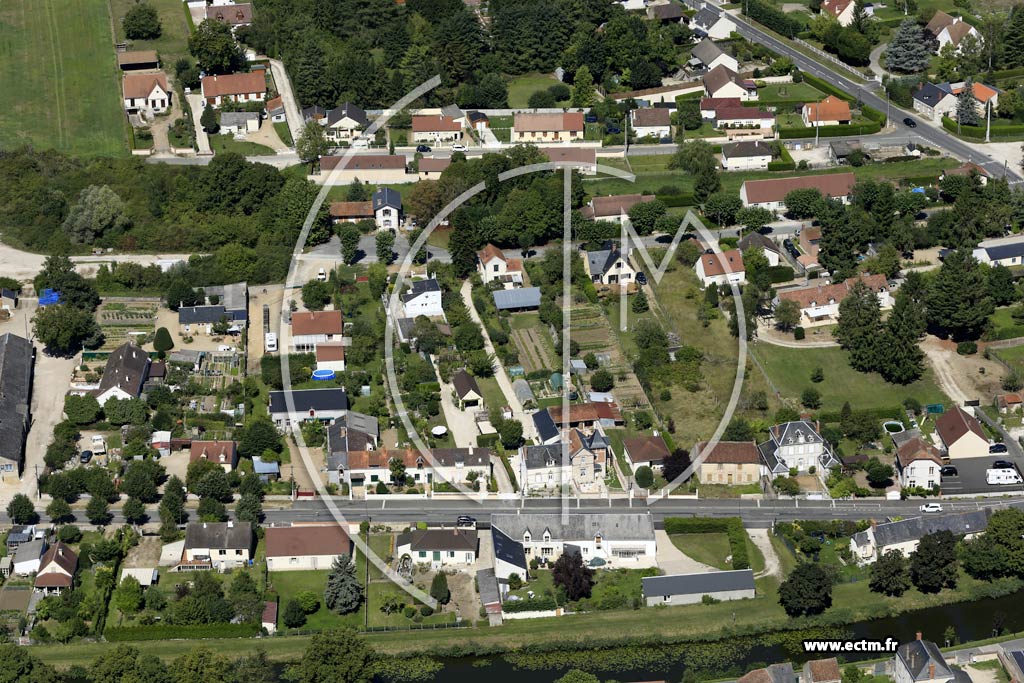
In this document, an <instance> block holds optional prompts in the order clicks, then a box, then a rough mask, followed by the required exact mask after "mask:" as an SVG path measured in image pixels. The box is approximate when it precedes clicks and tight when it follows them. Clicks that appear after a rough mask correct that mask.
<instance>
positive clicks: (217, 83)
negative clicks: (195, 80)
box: [203, 71, 267, 97]
mask: <svg viewBox="0 0 1024 683" xmlns="http://www.w3.org/2000/svg"><path fill="white" fill-rule="evenodd" d="M265 92H267V78H266V76H265V75H264V74H263V72H262V71H249V72H247V73H236V74H224V75H223V76H207V77H205V78H204V79H203V97H223V96H224V95H248V94H250V93H260V94H262V93H265Z"/></svg>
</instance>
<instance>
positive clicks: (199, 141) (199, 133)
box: [185, 93, 213, 156]
mask: <svg viewBox="0 0 1024 683" xmlns="http://www.w3.org/2000/svg"><path fill="white" fill-rule="evenodd" d="M185 99H187V100H188V106H189V107H191V108H192V121H193V122H194V123H195V128H196V147H198V148H199V154H200V155H206V156H208V155H210V154H213V150H212V149H210V136H209V135H207V134H206V131H205V130H203V126H202V124H200V123H199V121H200V119H201V118H202V116H203V109H204V102H203V96H202V95H199V94H195V93H193V94H191V95H185Z"/></svg>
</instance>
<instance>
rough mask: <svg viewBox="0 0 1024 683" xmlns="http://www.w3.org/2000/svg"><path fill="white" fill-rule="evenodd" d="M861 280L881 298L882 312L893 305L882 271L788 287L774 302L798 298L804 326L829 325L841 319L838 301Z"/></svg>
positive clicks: (796, 299) (775, 303)
mask: <svg viewBox="0 0 1024 683" xmlns="http://www.w3.org/2000/svg"><path fill="white" fill-rule="evenodd" d="M805 232H806V231H805ZM858 282H863V283H864V285H865V286H867V288H868V289H870V290H871V291H872V292H874V293H875V295H876V296H877V297H878V306H879V308H881V309H882V310H883V311H887V310H889V309H890V308H892V305H893V303H894V299H893V296H892V293H891V292H890V290H889V281H888V280H886V278H885V275H880V274H878V275H864V274H861V275H860V276H858V277H851V278H850V279H848V280H844V281H843V282H837V283H834V284H831V285H816V286H812V287H801V288H799V289H788V290H785V291H782V292H779V294H778V296H776V297H775V300H774V301H773V302H772V303H773V305H778V304H779V302H781V301H786V300H789V301H795V302H796V303H797V305H798V306H799V307H800V325H801V326H803V327H814V326H817V325H830V324H833V323H835V322H836V321H837V320H838V319H839V304H841V303H842V302H843V299H845V298H846V297H847V295H848V294H849V293H850V292H851V291H852V290H853V286H854V285H855V284H857V283H858Z"/></svg>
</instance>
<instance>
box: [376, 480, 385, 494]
mask: <svg viewBox="0 0 1024 683" xmlns="http://www.w3.org/2000/svg"><path fill="white" fill-rule="evenodd" d="M376 491H377V493H379V494H381V495H384V494H386V493H387V492H388V485H387V484H385V483H384V482H382V481H378V482H377V488H376Z"/></svg>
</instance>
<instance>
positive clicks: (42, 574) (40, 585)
mask: <svg viewBox="0 0 1024 683" xmlns="http://www.w3.org/2000/svg"><path fill="white" fill-rule="evenodd" d="M77 569H78V554H77V553H75V551H74V550H72V549H71V548H69V547H68V546H67V544H65V543H64V542H63V541H57V542H56V543H54V544H53V545H52V546H50V548H49V550H47V551H46V552H45V553H44V554H43V557H42V559H41V560H40V561H39V571H38V572H37V573H36V579H35V582H34V583H33V587H34V588H35V589H36V590H38V591H42V592H43V594H44V595H59V594H60V593H61V592H63V591H65V590H68V589H70V588H71V586H72V585H73V584H74V581H75V571H77Z"/></svg>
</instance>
